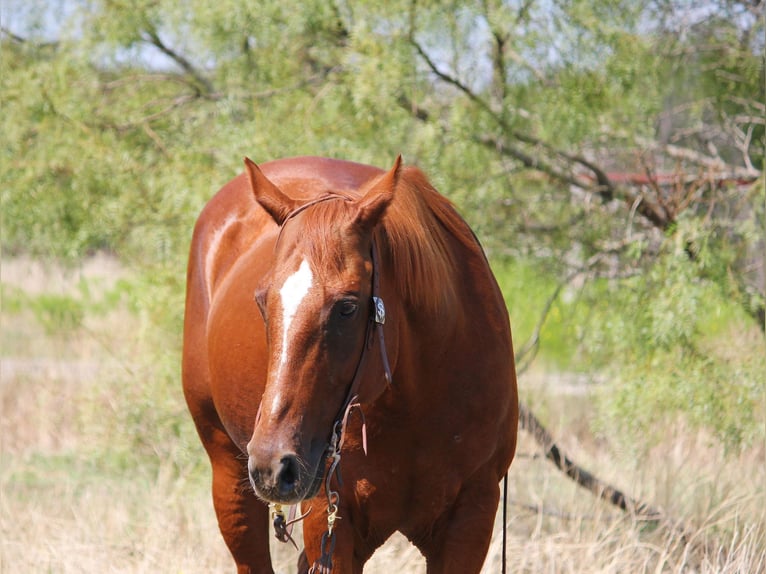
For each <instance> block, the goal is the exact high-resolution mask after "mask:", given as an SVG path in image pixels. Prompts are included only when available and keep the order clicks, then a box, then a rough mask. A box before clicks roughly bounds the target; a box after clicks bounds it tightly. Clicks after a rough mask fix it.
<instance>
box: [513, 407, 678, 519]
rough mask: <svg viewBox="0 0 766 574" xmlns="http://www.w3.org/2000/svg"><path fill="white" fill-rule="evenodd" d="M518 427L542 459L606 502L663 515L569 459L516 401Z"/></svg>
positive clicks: (645, 514)
mask: <svg viewBox="0 0 766 574" xmlns="http://www.w3.org/2000/svg"><path fill="white" fill-rule="evenodd" d="M519 428H520V429H521V430H524V431H527V432H528V433H529V434H531V435H532V437H533V438H534V439H535V442H537V444H539V445H540V446H541V447H542V448H543V453H544V454H545V458H547V459H548V460H550V461H551V462H552V463H553V464H554V465H555V466H556V468H558V469H559V470H560V471H561V472H563V473H564V474H566V475H567V476H568V477H569V478H571V479H572V480H574V481H575V482H576V483H577V484H578V485H579V486H582V487H583V488H585V489H586V490H588V491H590V492H591V493H592V494H593V495H594V496H596V497H597V498H600V499H601V500H604V501H606V502H609V503H610V504H613V505H614V506H617V507H618V508H620V509H621V510H624V511H626V512H631V513H633V514H635V515H636V516H638V517H642V518H646V519H648V520H652V521H659V520H660V519H661V518H662V517H663V513H662V512H661V511H659V510H657V509H655V508H654V507H653V506H651V505H650V504H648V503H646V502H644V501H642V500H638V499H635V498H632V497H630V496H628V495H627V494H625V493H624V492H622V491H621V490H619V489H618V488H616V487H614V486H612V485H611V484H608V483H606V482H604V481H603V480H601V479H600V478H598V477H597V476H595V475H593V474H591V473H590V472H588V471H587V470H585V469H584V468H583V467H582V466H580V465H579V464H577V463H576V462H574V461H573V460H572V459H571V458H569V457H568V456H567V455H566V453H565V452H564V450H563V449H562V448H561V447H559V446H558V445H557V444H556V442H555V441H554V440H553V437H552V436H551V434H550V433H549V432H548V430H547V429H546V428H545V427H544V426H543V424H542V423H541V422H540V419H538V418H537V417H536V416H535V415H534V413H533V412H532V411H531V410H529V408H528V407H527V406H526V405H525V404H524V403H520V404H519Z"/></svg>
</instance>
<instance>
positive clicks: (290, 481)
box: [277, 455, 298, 496]
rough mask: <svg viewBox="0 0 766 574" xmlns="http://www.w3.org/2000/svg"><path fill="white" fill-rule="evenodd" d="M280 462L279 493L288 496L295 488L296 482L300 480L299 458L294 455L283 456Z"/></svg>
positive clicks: (278, 475) (278, 473)
mask: <svg viewBox="0 0 766 574" xmlns="http://www.w3.org/2000/svg"><path fill="white" fill-rule="evenodd" d="M279 464H280V467H279V470H278V471H277V488H278V489H279V494H281V495H282V496H287V495H289V494H291V493H292V492H293V490H295V483H296V482H297V481H298V459H297V458H296V457H295V456H293V455H287V456H283V457H282V460H280V461H279Z"/></svg>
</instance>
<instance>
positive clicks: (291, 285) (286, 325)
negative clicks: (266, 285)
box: [277, 259, 314, 373]
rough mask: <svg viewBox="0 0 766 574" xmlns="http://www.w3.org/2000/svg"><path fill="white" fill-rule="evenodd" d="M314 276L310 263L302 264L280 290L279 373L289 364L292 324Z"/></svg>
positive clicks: (303, 262)
mask: <svg viewBox="0 0 766 574" xmlns="http://www.w3.org/2000/svg"><path fill="white" fill-rule="evenodd" d="M313 279H314V275H313V274H312V273H311V267H309V263H308V261H306V260H305V259H304V260H303V261H302V262H301V265H300V267H298V270H297V271H296V272H295V273H293V274H292V275H290V277H288V278H287V280H285V282H284V284H283V285H282V288H281V289H280V290H279V296H280V297H281V299H282V313H283V315H282V349H281V350H280V353H281V355H280V358H279V367H278V370H277V373H279V371H281V370H282V367H283V366H284V365H285V363H286V362H287V337H288V334H289V332H290V323H292V321H293V318H294V317H295V313H296V312H297V311H298V307H299V306H300V304H301V302H302V301H303V299H304V298H305V297H306V295H307V294H308V292H309V289H310V288H311V284H312V282H313Z"/></svg>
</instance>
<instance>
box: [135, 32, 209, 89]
mask: <svg viewBox="0 0 766 574" xmlns="http://www.w3.org/2000/svg"><path fill="white" fill-rule="evenodd" d="M144 35H145V38H144V39H145V41H147V42H148V43H149V44H151V45H152V46H154V47H155V48H157V49H158V50H159V51H160V52H162V53H163V54H165V55H166V56H168V57H169V58H170V59H171V60H173V61H174V62H175V63H176V64H178V65H179V66H180V67H181V69H182V70H183V71H184V72H186V73H187V74H189V75H190V76H191V77H192V78H194V80H195V82H196V84H197V91H198V94H199V95H200V96H207V95H210V94H212V93H213V92H215V88H214V87H213V84H212V83H211V82H210V80H208V79H207V78H205V77H204V76H203V75H202V74H201V73H200V72H199V70H197V68H196V67H194V65H193V64H192V63H191V62H190V61H189V60H187V59H186V58H185V57H184V56H183V55H182V54H179V53H178V52H176V51H175V50H173V49H172V48H170V47H169V46H168V45H167V44H165V43H164V42H163V41H162V39H161V38H160V36H159V34H158V32H157V30H156V28H154V26H151V25H150V26H148V27H147V29H146V30H144Z"/></svg>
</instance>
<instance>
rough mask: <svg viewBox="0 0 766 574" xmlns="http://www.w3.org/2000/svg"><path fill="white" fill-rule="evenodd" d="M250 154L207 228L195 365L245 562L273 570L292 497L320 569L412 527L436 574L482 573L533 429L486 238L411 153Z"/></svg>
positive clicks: (209, 448) (357, 557) (190, 331)
mask: <svg viewBox="0 0 766 574" xmlns="http://www.w3.org/2000/svg"><path fill="white" fill-rule="evenodd" d="M244 161H245V170H244V172H243V173H240V174H239V175H238V176H237V177H235V178H234V179H233V180H231V181H230V182H229V183H227V184H226V185H224V187H222V188H221V189H220V191H218V192H217V193H216V194H215V195H214V196H213V197H212V199H210V200H209V202H208V203H207V204H206V205H205V207H204V208H203V210H202V212H201V214H200V215H199V218H198V220H197V222H196V225H195V227H194V232H193V236H192V241H191V249H190V255H189V263H188V270H187V293H186V309H185V319H184V344H183V359H182V379H183V389H184V395H185V398H186V402H187V405H188V409H189V411H190V413H191V416H192V418H193V420H194V423H195V425H196V429H197V433H198V435H199V438H200V440H201V442H202V445H203V446H204V448H205V450H206V452H207V455H208V457H209V459H210V463H211V466H212V494H213V503H214V508H215V512H216V515H217V519H218V525H219V528H220V531H221V534H222V536H223V539H224V540H225V542H226V545H227V546H228V549H229V551H230V553H231V555H232V557H233V559H234V562H235V563H236V566H237V572H239V573H240V574H243V573H247V572H258V573H273V569H272V565H271V558H270V554H269V552H270V551H269V537H270V535H271V534H270V529H271V526H270V522H272V521H273V526H274V528H275V530H276V532H275V534H276V536H277V537H278V538H280V539H281V540H283V541H285V540H292V536H291V534H290V530H291V526H289V525H288V523H289V522H292V520H291V519H290V518H287V517H286V516H285V514H284V510H283V506H291V507H293V508H300V509H301V513H302V516H301V517H299V518H298V519H302V520H303V543H304V549H303V551H302V552H301V553H300V555H299V556H298V571H299V572H301V573H305V572H319V573H326V572H336V573H359V572H361V571H362V568H363V566H364V564H365V562H366V561H367V560H368V559H369V558H370V557H371V555H372V554H373V552H374V551H375V550H376V549H377V548H378V547H380V546H381V545H382V544H383V543H384V542H385V541H386V540H387V539H388V538H389V537H390V536H391V535H392V534H393V533H394V532H397V531H398V532H400V533H402V534H403V535H404V536H406V537H407V539H409V541H410V542H411V543H412V544H414V545H415V546H416V547H417V548H418V549H419V550H420V552H421V553H422V554H423V555H424V557H425V559H426V564H427V571H428V573H429V574H450V573H459V574H470V573H478V572H479V571H480V570H481V568H482V564H483V562H484V560H485V558H486V555H487V552H488V550H489V545H490V541H491V537H492V531H493V525H494V520H495V513H496V511H497V508H498V504H499V500H500V486H499V483H500V481H501V479H502V478H503V477H504V476H507V472H508V468H509V466H510V464H511V461H512V459H513V456H514V452H515V448H516V432H517V424H518V396H517V388H516V374H515V366H514V359H513V348H512V340H511V328H510V321H509V317H508V312H507V308H506V306H505V303H504V300H503V297H502V294H501V291H500V289H499V287H498V285H497V282H496V280H495V278H494V276H493V273H492V271H491V269H490V265H489V263H488V260H487V258H486V256H485V254H484V251H483V249H482V247H481V245H480V244H479V241H478V239H477V238H476V236H475V235H474V233H473V232H472V230H471V229H470V228H469V226H468V225H467V224H466V223H465V221H464V220H463V219H462V218H461V216H460V215H459V214H458V212H457V210H456V208H455V207H454V206H453V204H452V203H451V202H450V201H449V200H447V199H446V198H445V197H444V196H442V195H441V194H439V193H438V192H437V191H436V189H434V187H433V186H432V185H431V183H430V182H429V180H428V179H427V177H426V176H425V175H424V174H423V172H422V171H420V170H419V169H418V168H417V167H412V166H408V167H404V166H403V165H402V162H401V156H400V157H398V158H397V159H396V161H395V163H394V165H393V167H392V168H391V169H390V170H388V171H385V170H381V169H379V168H376V167H372V166H368V165H362V164H358V163H353V162H349V161H343V160H335V159H327V158H318V157H299V158H288V159H279V160H274V161H270V162H267V163H263V164H261V165H260V166H258V165H256V164H255V163H253V162H252V161H251V160H250V159H248V158H245V160H244ZM270 513H271V519H270V518H269V517H270ZM293 520H297V519H293Z"/></svg>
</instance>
